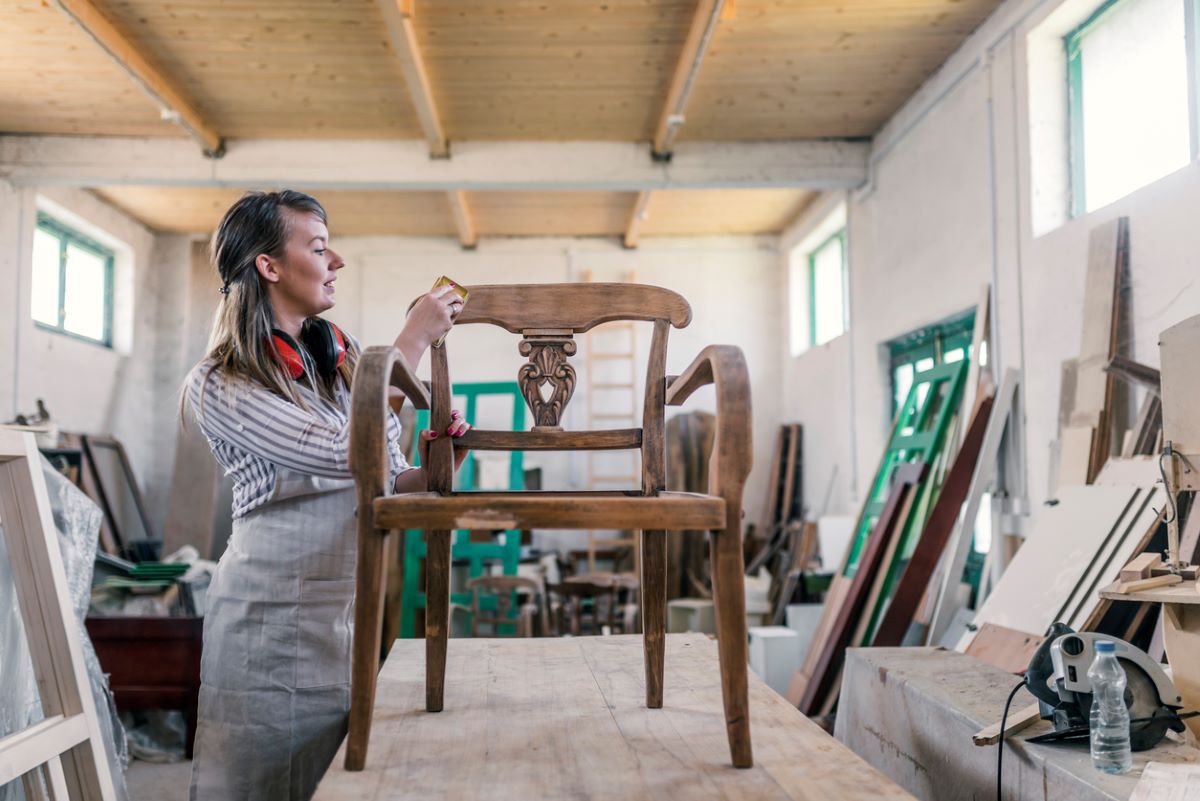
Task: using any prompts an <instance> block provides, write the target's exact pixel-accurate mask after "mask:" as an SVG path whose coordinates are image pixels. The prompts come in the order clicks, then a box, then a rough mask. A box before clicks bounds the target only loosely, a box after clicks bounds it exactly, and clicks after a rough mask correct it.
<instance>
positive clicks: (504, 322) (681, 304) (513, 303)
mask: <svg viewBox="0 0 1200 801" xmlns="http://www.w3.org/2000/svg"><path fill="white" fill-rule="evenodd" d="M466 289H467V290H468V291H469V292H470V293H471V302H470V303H468V304H467V305H466V306H465V307H463V310H462V311H461V312H459V314H458V317H457V318H456V320H455V325H469V324H472V323H490V324H492V325H498V326H500V327H501V328H504V329H505V330H507V331H509V332H511V333H513V334H519V333H521V332H522V331H524V330H526V329H531V328H541V329H566V330H569V331H573V332H574V333H576V334H582V333H584V332H585V331H589V330H591V329H592V328H595V327H596V326H597V325H600V324H601V323H606V322H610V321H613V320H643V321H647V322H653V321H654V320H670V321H671V324H672V325H673V326H675V327H676V328H684V327H686V326H687V325H688V323H690V322H691V320H692V308H691V306H689V305H688V302H687V301H686V300H684V299H683V297H682V296H681V295H679V294H678V293H676V292H672V291H671V290H669V289H663V288H661V287H656V286H646V285H643V284H626V283H607V284H606V283H594V284H499V285H480V286H469V287H466Z"/></svg>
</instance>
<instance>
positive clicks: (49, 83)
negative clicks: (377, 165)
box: [0, 0, 999, 141]
mask: <svg viewBox="0 0 1200 801" xmlns="http://www.w3.org/2000/svg"><path fill="white" fill-rule="evenodd" d="M998 3H999V0H736V4H735V3H734V0H727V4H728V6H729V9H730V10H731V11H733V12H735V13H732V14H731V15H730V17H731V18H727V19H724V20H723V21H722V22H721V23H720V24H719V26H718V27H717V28H716V30H715V32H714V34H713V37H712V40H711V45H710V47H709V49H708V52H707V56H706V57H705V61H704V62H703V65H702V67H701V69H700V72H699V75H698V78H697V81H696V84H695V90H694V92H693V94H692V98H691V100H690V102H689V104H688V107H687V115H686V124H684V125H683V127H682V128H681V130H680V133H679V138H680V139H692V140H733V139H738V140H767V139H799V138H814V137H863V136H870V135H871V134H873V133H874V132H875V131H877V130H878V129H879V127H880V126H881V125H882V123H883V122H884V121H885V120H886V119H887V118H888V117H889V116H890V115H891V114H892V113H893V112H894V111H895V110H896V109H897V108H898V107H899V105H900V104H901V103H903V102H904V100H906V99H907V98H908V97H909V96H910V95H911V94H912V92H913V91H914V90H915V89H916V88H917V87H918V86H919V85H920V83H921V82H922V81H923V80H924V79H925V78H926V77H927V76H928V75H929V74H930V73H931V72H932V71H933V70H934V68H935V67H936V66H937V65H938V64H940V63H941V62H942V61H943V60H944V59H945V58H946V56H948V55H949V54H950V53H951V52H952V51H953V50H954V48H955V47H956V46H958V44H959V43H961V42H962V40H963V39H964V38H965V37H966V36H967V34H968V33H969V32H970V31H971V30H973V29H974V28H975V27H976V26H977V25H978V24H979V22H980V21H982V19H983V18H984V17H985V16H986V15H987V14H988V13H989V12H990V11H991V10H992V9H993V8H995V6H996V5H998ZM93 4H94V6H95V8H96V10H98V11H99V12H100V13H101V14H102V15H103V16H104V17H105V18H106V19H107V20H108V21H109V22H111V23H112V25H113V26H114V27H115V28H116V29H117V30H118V31H119V32H120V33H121V34H122V35H123V36H124V37H125V38H126V39H128V40H129V42H130V43H131V44H132V45H133V46H134V47H135V48H136V49H137V50H138V51H139V52H140V53H141V54H142V55H143V56H144V57H145V58H146V60H147V61H148V62H150V63H151V64H152V65H153V66H154V67H155V68H157V69H158V70H159V71H160V72H161V73H162V74H163V75H164V76H166V77H167V78H168V79H169V80H170V81H171V82H172V83H173V84H174V85H175V86H176V87H177V88H178V89H179V90H180V91H181V92H182V94H184V95H186V96H187V97H188V98H190V100H191V102H192V103H193V104H194V105H195V106H196V108H197V109H198V110H199V111H200V112H201V113H202V114H203V116H204V117H205V118H206V119H208V120H209V121H210V122H211V123H212V125H213V127H214V128H216V129H217V130H218V131H220V133H221V135H223V136H225V137H229V138H247V137H254V138H284V139H288V138H420V137H421V127H420V124H419V122H418V119H417V116H416V112H415V110H414V108H413V106H412V101H411V99H410V97H409V95H408V93H407V91H406V88H405V86H404V82H403V80H402V78H401V76H400V75H399V72H398V69H397V66H396V59H395V57H394V55H393V53H392V50H391V44H390V42H389V37H388V33H387V30H386V28H385V26H384V23H383V19H382V15H381V12H380V9H379V7H378V5H377V3H376V0H340V2H331V1H330V0H291V2H287V3H283V2H279V1H278V0H94V3H93ZM695 9H696V2H695V0H553V1H552V2H551V0H416V4H415V11H414V14H413V17H412V20H413V25H414V27H415V33H416V40H417V42H418V44H419V46H420V50H421V52H422V55H423V58H424V61H425V65H426V67H427V71H428V76H429V82H430V86H431V89H432V92H433V94H434V96H435V97H436V99H437V103H438V106H439V107H440V111H441V116H442V122H443V124H444V126H445V129H446V136H447V137H449V139H450V140H452V141H453V140H456V139H457V140H486V139H490V140H503V139H532V140H570V139H580V140H596V139H609V140H627V141H645V140H649V139H650V138H652V136H653V134H654V127H655V124H656V121H657V118H658V115H659V113H660V112H661V111H662V107H663V103H664V99H665V94H666V92H667V88H668V85H669V84H670V82H671V77H672V74H673V72H674V70H675V67H676V62H677V61H678V59H679V55H680V52H681V50H682V48H683V45H684V40H685V38H686V36H687V32H688V29H689V25H690V24H691V20H692V16H693V14H694V13H695ZM3 132H8V133H14V132H16V133H43V134H55V133H58V134H95V135H146V136H181V135H183V134H182V132H181V130H180V129H179V128H178V126H175V125H173V124H171V123H168V122H164V121H162V120H161V119H159V113H158V109H157V107H156V106H155V104H154V103H153V102H151V101H150V100H149V99H148V98H147V97H146V96H145V95H144V94H143V93H142V92H141V90H139V89H138V88H137V87H136V86H135V85H134V84H133V83H132V82H131V80H130V79H129V77H128V76H127V75H126V74H125V73H123V72H122V71H121V70H120V69H119V68H117V67H116V66H115V65H114V64H113V63H112V62H111V60H110V59H109V58H108V57H107V56H106V55H105V54H104V53H103V52H102V51H101V50H100V49H99V48H97V47H96V46H95V44H94V43H93V42H92V41H91V40H90V39H89V38H88V37H87V36H86V35H85V34H84V33H83V32H82V31H80V30H79V29H77V28H76V27H75V26H74V25H73V24H72V22H71V21H70V20H69V19H67V17H66V15H64V14H63V13H61V12H60V11H59V10H57V9H56V8H54V7H53V4H52V3H49V2H43V0H4V2H3V3H0V133H3Z"/></svg>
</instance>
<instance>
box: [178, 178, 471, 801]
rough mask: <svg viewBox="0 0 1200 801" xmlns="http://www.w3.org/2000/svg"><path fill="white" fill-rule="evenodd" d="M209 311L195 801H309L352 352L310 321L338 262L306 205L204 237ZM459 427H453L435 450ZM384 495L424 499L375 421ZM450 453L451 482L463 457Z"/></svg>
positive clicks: (326, 716) (346, 575) (348, 570)
mask: <svg viewBox="0 0 1200 801" xmlns="http://www.w3.org/2000/svg"><path fill="white" fill-rule="evenodd" d="M212 251H213V260H214V262H215V264H216V267H217V270H218V272H219V273H220V276H221V280H222V282H223V284H224V285H223V286H222V287H221V294H222V296H223V299H222V300H221V308H220V311H219V313H218V315H217V319H216V323H215V325H214V329H213V334H212V338H211V342H210V347H209V353H208V356H207V357H206V358H205V359H204V361H202V362H201V363H200V364H198V365H197V366H196V367H195V369H193V370H192V372H191V374H190V375H189V376H188V379H187V384H186V397H185V401H186V403H187V405H188V406H190V408H191V411H192V413H193V414H194V415H195V417H196V419H197V420H198V421H199V424H200V428H201V430H202V431H203V432H204V435H205V437H206V438H207V439H208V443H209V446H210V447H211V448H212V452H213V455H214V456H215V457H216V459H217V461H218V462H219V463H220V465H221V467H222V468H224V470H225V472H226V473H227V474H228V475H230V476H231V477H232V478H233V482H234V489H233V518H234V519H233V533H232V535H231V537H230V539H229V544H228V546H227V549H226V552H225V554H224V556H222V557H221V562H220V565H219V566H218V568H217V571H216V574H215V575H214V576H213V581H212V586H211V587H210V588H209V591H208V596H207V606H208V610H207V615H206V617H205V621H204V654H203V659H202V663H201V669H200V678H201V687H200V708H199V728H198V731H197V734H196V747H195V759H194V764H193V768H192V787H191V798H192V799H193V801H209V800H210V799H211V801H218V800H219V801H234V799H243V800H244V801H251V800H253V801H259V800H260V799H266V800H268V801H276V800H277V799H278V801H295V800H297V799H308V798H309V797H310V796H311V795H312V794H313V791H314V790H315V788H316V785H317V781H318V780H319V779H320V778H321V775H322V774H323V773H324V772H325V769H326V768H327V767H328V766H329V763H330V762H331V761H332V759H333V756H334V753H335V752H336V750H337V748H338V746H339V744H340V743H341V740H342V737H343V736H344V734H345V731H346V719H347V713H348V712H349V709H350V646H351V642H350V621H351V619H352V614H351V610H352V606H353V600H354V559H355V543H356V540H355V536H356V535H355V523H354V506H355V503H354V481H353V479H352V478H351V475H350V469H349V464H348V450H349V435H350V429H349V416H350V382H351V378H352V376H353V374H354V366H355V364H356V363H357V360H358V356H359V352H360V348H359V345H358V343H357V342H356V341H355V340H354V339H353V338H351V337H348V336H347V335H345V334H343V333H342V332H341V331H339V330H338V329H337V327H336V326H334V325H332V324H331V323H329V322H327V321H325V320H322V319H321V318H320V317H317V315H319V314H320V313H322V312H324V311H327V310H328V309H331V308H333V305H334V283H335V282H336V281H337V274H338V271H339V270H341V269H342V268H343V267H344V266H345V262H344V261H342V259H341V257H340V256H338V255H337V253H335V252H334V251H333V250H332V249H330V248H329V231H328V230H327V228H326V216H325V211H324V209H323V208H321V205H320V204H319V203H318V202H317V201H316V200H314V199H313V198H311V197H309V196H308V195H305V194H302V193H300V192H293V191H287V190H285V191H281V192H271V193H262V192H253V193H249V194H247V195H246V196H245V197H243V198H242V199H241V200H239V201H238V202H237V203H235V204H234V205H233V207H232V208H230V209H229V211H228V212H226V214H225V217H224V219H223V220H222V221H221V224H220V226H219V227H218V228H217V232H216V234H215V235H214V236H213V243H212ZM461 305H462V304H461V301H460V300H459V298H458V296H457V295H455V294H454V293H452V292H450V287H445V288H443V289H442V290H441V291H440V292H434V293H430V294H428V295H425V296H423V297H422V298H421V299H420V300H419V301H418V302H417V303H416V304H415V305H414V306H413V308H412V310H411V311H410V312H409V315H408V318H407V319H406V320H405V323H404V327H403V328H402V330H401V331H400V334H399V336H397V337H396V342H395V346H396V347H397V348H398V349H400V351H401V352H402V353H404V356H405V358H407V359H408V363H409V364H413V365H415V364H417V363H418V362H419V361H420V359H421V355H422V354H423V353H424V352H425V350H426V349H427V348H428V347H429V345H430V343H431V342H433V341H434V340H435V339H437V338H438V337H441V336H443V335H444V334H445V333H446V332H447V331H449V330H450V327H451V325H452V320H453V317H454V315H455V314H457V313H458V311H459V309H460V308H461ZM469 427H470V426H468V425H467V423H466V422H465V421H464V420H463V419H462V418H461V416H460V415H459V414H458V413H457V412H455V413H454V415H453V422H452V424H451V425H450V427H449V428H448V429H447V430H446V431H445V432H436V431H435V432H429V431H424V432H422V433H421V439H420V440H419V443H418V445H419V447H420V448H421V449H422V455H424V453H425V452H426V451H427V450H428V443H429V441H430V440H431V439H433V438H435V437H437V436H439V435H446V436H453V437H458V436H461V435H462V434H463V433H464V432H466V431H467V430H468V429H469ZM387 437H388V453H389V455H390V459H391V476H392V481H393V486H394V489H395V491H396V492H413V491H420V490H423V489H424V488H425V476H424V473H423V471H422V470H421V469H420V468H412V467H410V466H409V465H408V464H407V463H406V462H405V459H404V456H403V455H402V454H401V452H400V445H399V443H400V423H399V420H398V419H397V418H396V417H395V415H394V414H389V419H388V431H387ZM465 454H466V452H465V451H464V450H456V451H455V467H456V468H457V467H458V466H459V465H460V464H461V463H462V459H463V457H464V456H465Z"/></svg>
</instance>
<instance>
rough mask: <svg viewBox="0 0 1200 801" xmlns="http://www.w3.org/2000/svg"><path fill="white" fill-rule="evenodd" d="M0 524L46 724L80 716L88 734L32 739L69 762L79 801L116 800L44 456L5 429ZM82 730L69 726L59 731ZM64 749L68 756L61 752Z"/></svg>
mask: <svg viewBox="0 0 1200 801" xmlns="http://www.w3.org/2000/svg"><path fill="white" fill-rule="evenodd" d="M0 521H2V523H3V526H2V527H3V533H4V541H5V545H6V547H7V550H8V558H9V561H10V563H11V566H12V575H13V582H14V584H15V585H16V597H17V602H18V603H17V605H18V606H19V608H20V613H21V620H22V622H23V624H24V628H25V637H26V639H27V641H28V644H29V653H30V656H31V659H32V662H33V670H34V675H35V677H36V679H37V685H38V695H39V700H40V701H41V707H42V713H43V714H44V715H45V716H46V718H47V719H54V718H58V717H59V716H62V717H63V718H66V719H67V720H68V721H69V720H73V719H75V718H77V717H80V718H82V719H83V721H84V726H85V728H86V732H87V737H86V738H85V739H84V740H83V741H82V742H79V743H78V744H76V743H75V742H68V740H71V739H72V738H70V737H68V738H65V739H59V738H57V734H54V732H55V731H56V728H57V727H53V726H52V727H49V728H48V729H46V730H44V731H45V732H48V733H47V734H46V735H45V737H43V736H41V735H36V736H35V737H34V738H32V740H31V741H32V742H36V746H35V750H36V752H38V753H37V754H36V755H37V756H38V757H40V759H41V760H42V761H43V762H46V761H49V760H51V759H53V758H55V757H59V756H62V757H64V758H65V763H64V765H63V768H64V771H65V774H66V777H65V778H66V782H67V784H68V785H69V786H70V789H71V795H72V797H78V798H89V799H99V801H113V799H115V798H116V789H115V786H114V784H113V779H112V775H111V773H110V771H109V764H108V757H107V755H106V753H105V748H104V736H103V734H102V733H101V731H100V723H99V719H98V718H97V713H96V705H95V700H94V699H93V697H92V692H91V683H90V681H89V679H88V675H87V668H86V666H85V664H84V660H83V646H82V643H81V641H80V635H79V626H78V625H77V623H76V622H75V617H74V612H73V609H72V606H71V599H70V597H69V595H68V591H67V577H66V572H65V569H64V567H63V561H62V551H61V546H60V545H59V541H58V532H57V530H56V529H55V526H54V519H53V516H52V514H51V509H50V497H49V495H48V493H47V490H46V482H45V480H44V479H43V477H42V474H41V456H40V454H39V453H38V449H37V445H36V444H35V442H34V439H33V435H32V434H28V433H21V432H17V431H12V430H4V429H0ZM75 725H77V724H74V723H70V724H66V723H64V724H63V726H64V728H63V729H58V731H66V730H67V729H69V728H70V727H73V726H75ZM4 742H8V743H14V742H15V743H18V744H19V743H20V742H21V740H15V741H14V740H9V739H8V738H6V739H5V740H3V741H0V743H4ZM60 746H61V747H62V749H63V750H58V749H59V747H60ZM14 748H17V750H23V749H21V748H20V747H19V746H14ZM28 756H29V755H28V754H27V757H28Z"/></svg>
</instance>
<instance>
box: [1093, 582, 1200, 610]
mask: <svg viewBox="0 0 1200 801" xmlns="http://www.w3.org/2000/svg"><path fill="white" fill-rule="evenodd" d="M1119 587H1120V583H1119V582H1115V581H1114V582H1113V583H1112V584H1109V585H1108V586H1106V587H1101V588H1100V595H1101V597H1103V598H1108V599H1109V600H1112V601H1150V602H1152V603H1160V604H1187V605H1193V604H1200V583H1197V582H1195V581H1184V582H1182V583H1179V584H1170V585H1167V586H1165V587H1151V588H1150V589H1148V590H1130V591H1129V592H1118V591H1117V590H1118V588H1119Z"/></svg>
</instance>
